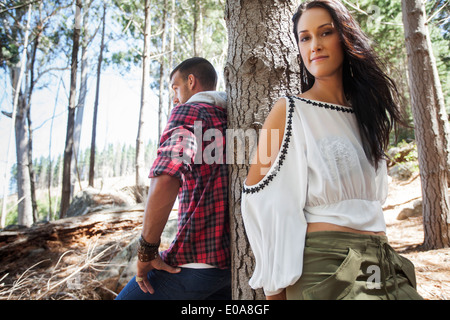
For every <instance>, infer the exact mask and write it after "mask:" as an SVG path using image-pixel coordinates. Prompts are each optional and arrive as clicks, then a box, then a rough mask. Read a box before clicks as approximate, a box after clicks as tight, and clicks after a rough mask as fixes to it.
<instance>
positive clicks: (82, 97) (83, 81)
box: [71, 1, 92, 198]
mask: <svg viewBox="0 0 450 320" xmlns="http://www.w3.org/2000/svg"><path fill="white" fill-rule="evenodd" d="M91 3H92V2H91V1H86V4H85V7H84V9H83V11H84V14H83V35H82V40H81V66H80V67H81V74H80V75H81V78H80V94H79V96H78V103H77V106H76V114H75V126H74V130H73V157H72V164H71V166H72V180H71V185H72V186H71V198H72V196H73V191H74V189H75V184H76V183H77V181H78V183H79V186H80V189H81V183H80V172H79V168H78V161H79V159H80V139H81V128H82V126H83V116H84V105H85V102H86V95H87V80H88V69H89V68H88V67H89V62H88V50H87V49H88V43H89V41H90V40H91V39H90V35H89V10H90V6H91Z"/></svg>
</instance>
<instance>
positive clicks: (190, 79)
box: [187, 74, 197, 90]
mask: <svg viewBox="0 0 450 320" xmlns="http://www.w3.org/2000/svg"><path fill="white" fill-rule="evenodd" d="M187 84H188V88H189V89H190V90H193V89H194V88H195V86H196V85H197V79H196V78H195V76H194V75H193V74H190V75H188V79H187Z"/></svg>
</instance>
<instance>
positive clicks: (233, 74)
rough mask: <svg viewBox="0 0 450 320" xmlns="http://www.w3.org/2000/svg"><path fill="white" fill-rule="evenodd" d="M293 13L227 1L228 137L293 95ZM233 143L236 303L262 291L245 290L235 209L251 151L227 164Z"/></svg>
mask: <svg viewBox="0 0 450 320" xmlns="http://www.w3.org/2000/svg"><path fill="white" fill-rule="evenodd" d="M295 8H296V4H294V3H292V2H291V1H282V0H275V1H272V0H264V1H239V0H228V1H227V6H226V10H225V19H226V21H227V26H228V61H227V64H226V66H225V72H224V75H225V80H226V87H227V93H228V108H227V109H228V129H232V130H233V131H232V132H233V133H236V132H237V130H243V132H244V134H247V133H250V135H251V132H252V131H253V132H256V131H255V129H256V130H257V129H260V127H261V124H262V123H264V120H265V118H266V116H267V114H268V113H269V111H270V109H271V107H272V106H273V104H274V103H275V101H276V100H278V98H279V97H281V96H283V95H286V94H298V93H299V90H300V78H299V66H298V62H297V53H298V50H297V48H296V45H295V40H294V38H293V34H292V31H291V30H292V23H291V18H292V14H293V11H294V9H295ZM241 138H242V137H241ZM238 140H239V137H238ZM234 141H235V140H234V139H232V140H230V139H228V137H227V144H228V146H227V163H228V164H229V166H228V168H229V177H230V183H229V190H230V193H229V204H230V222H231V243H232V265H231V270H232V294H233V299H239V300H241V299H248V300H250V299H263V298H264V295H263V293H262V290H257V291H254V290H253V289H251V288H250V286H249V285H248V280H249V279H250V277H251V275H252V273H253V267H254V257H253V254H252V252H251V248H250V246H249V244H248V240H247V237H246V234H245V230H244V225H243V222H242V217H241V206H240V199H241V191H242V186H243V181H244V179H245V178H246V176H247V173H248V168H249V159H250V155H249V153H250V151H249V148H255V147H256V146H255V145H250V146H247V147H246V148H245V150H246V151H245V163H239V161H234V160H233V162H232V163H230V162H228V158H229V156H230V154H231V155H234V156H233V159H236V160H238V159H239V155H238V153H240V152H242V150H243V149H242V148H239V146H238V145H236V144H235V143H234ZM244 141H245V140H244ZM255 143H256V141H255Z"/></svg>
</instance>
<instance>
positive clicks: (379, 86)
mask: <svg viewBox="0 0 450 320" xmlns="http://www.w3.org/2000/svg"><path fill="white" fill-rule="evenodd" d="M317 7H319V8H323V9H325V10H327V11H328V12H329V13H330V15H331V17H332V18H333V22H334V25H335V27H336V28H337V30H338V32H339V36H340V39H341V43H342V47H343V50H344V65H343V84H344V92H345V95H346V97H347V99H348V100H349V101H351V104H352V107H353V110H354V112H355V115H356V119H357V120H358V125H359V130H360V134H361V138H362V139H363V145H364V149H365V150H364V151H365V153H366V155H367V157H368V159H369V160H371V161H372V163H373V164H374V165H375V167H377V164H378V162H379V161H380V160H381V159H383V158H385V156H386V154H385V150H386V149H387V147H388V145H389V134H390V132H391V130H392V129H397V123H402V124H403V121H402V119H401V113H400V111H399V108H398V106H399V93H398V91H397V87H396V85H395V83H394V81H393V80H392V79H391V78H390V77H389V76H388V75H386V73H384V72H383V70H382V69H381V65H382V64H381V62H380V60H379V58H378V57H377V55H376V53H375V52H374V50H373V48H372V47H371V45H370V40H369V39H368V37H367V36H366V35H365V34H364V32H363V31H362V30H361V28H360V26H359V25H358V23H357V22H356V21H355V19H354V18H353V17H352V15H351V14H350V12H349V11H348V10H347V8H346V7H345V6H344V5H343V4H342V3H341V2H340V1H338V0H312V1H306V2H304V3H302V4H301V5H300V6H299V8H298V10H297V12H296V13H295V14H294V16H293V18H292V21H293V22H294V36H295V39H296V41H297V44H298V42H299V39H298V33H297V25H298V21H299V20H300V17H301V15H302V14H303V12H305V11H306V10H308V9H311V8H317ZM300 64H301V68H300V70H301V71H300V72H301V77H300V78H301V90H302V92H305V91H307V90H309V89H310V88H311V87H312V86H313V84H314V77H313V76H312V75H311V74H310V73H309V71H307V70H306V68H304V64H303V61H301V62H300ZM304 72H306V74H304ZM305 78H306V79H307V81H305Z"/></svg>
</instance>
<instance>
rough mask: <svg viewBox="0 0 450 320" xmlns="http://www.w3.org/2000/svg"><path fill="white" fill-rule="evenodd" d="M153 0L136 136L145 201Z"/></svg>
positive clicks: (140, 185)
mask: <svg viewBox="0 0 450 320" xmlns="http://www.w3.org/2000/svg"><path fill="white" fill-rule="evenodd" d="M150 5H151V0H145V29H144V51H143V55H142V87H141V108H140V113H139V124H138V133H137V138H136V198H137V199H138V201H144V185H145V182H144V181H145V180H144V177H145V176H146V173H145V170H144V169H145V147H144V140H143V139H144V137H145V136H146V135H145V132H146V130H147V128H146V127H147V125H146V123H147V118H146V117H147V109H148V107H149V102H148V95H149V81H150V79H149V77H150V33H151V16H150Z"/></svg>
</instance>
